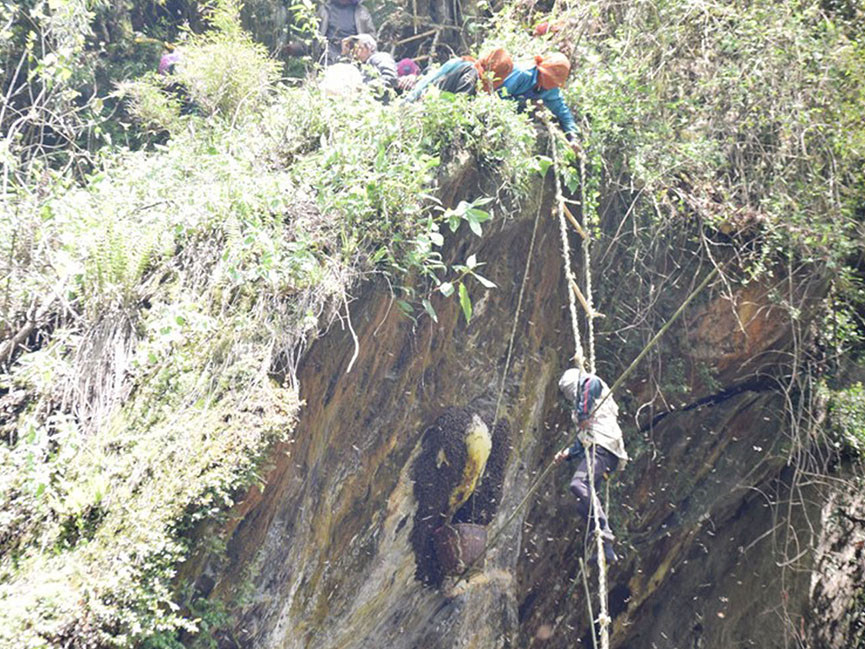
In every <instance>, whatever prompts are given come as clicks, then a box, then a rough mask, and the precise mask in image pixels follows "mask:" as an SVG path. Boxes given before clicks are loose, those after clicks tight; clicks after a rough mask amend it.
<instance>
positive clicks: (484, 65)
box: [463, 47, 514, 92]
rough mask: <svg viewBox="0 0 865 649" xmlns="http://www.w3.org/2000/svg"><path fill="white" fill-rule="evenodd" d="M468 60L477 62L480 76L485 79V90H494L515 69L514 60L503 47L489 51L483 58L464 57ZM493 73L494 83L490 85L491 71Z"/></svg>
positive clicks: (476, 66)
mask: <svg viewBox="0 0 865 649" xmlns="http://www.w3.org/2000/svg"><path fill="white" fill-rule="evenodd" d="M463 58H464V59H465V60H466V61H471V62H472V63H474V64H475V69H476V70H477V71H478V76H479V77H480V78H481V79H482V80H483V84H484V90H486V91H487V92H492V91H493V90H495V89H496V88H498V87H499V86H500V85H502V84H503V83H504V82H505V79H506V78H507V76H508V75H509V74H510V73H511V72H512V71H513V69H514V62H513V60H512V59H511V55H510V54H508V52H507V50H505V49H502V48H501V47H500V48H498V49H495V50H493V51H491V52H487V53H486V54H484V55H483V56H482V57H481V58H479V59H477V60H475V59H473V58H471V57H468V56H465V57H463ZM490 72H492V73H493V80H492V85H490V80H489V76H490V75H489V73H490Z"/></svg>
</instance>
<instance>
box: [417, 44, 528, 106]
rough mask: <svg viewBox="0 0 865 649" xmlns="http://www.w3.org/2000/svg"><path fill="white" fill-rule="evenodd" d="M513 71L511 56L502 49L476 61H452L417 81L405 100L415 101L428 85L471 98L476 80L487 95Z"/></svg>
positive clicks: (475, 87) (475, 88)
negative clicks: (467, 95) (464, 94)
mask: <svg viewBox="0 0 865 649" xmlns="http://www.w3.org/2000/svg"><path fill="white" fill-rule="evenodd" d="M513 68H514V63H513V60H512V59H511V55H510V54H508V52H507V51H506V50H504V49H502V48H498V49H495V50H492V51H491V52H488V53H487V54H485V55H484V56H482V57H481V58H479V59H477V60H475V59H473V58H471V57H463V58H459V59H451V60H450V61H448V62H447V63H445V64H444V65H442V66H441V67H440V68H439V69H438V70H436V71H434V72H429V73H427V74H425V75H424V76H423V77H422V78H420V79H419V80H418V82H417V84H415V87H414V90H412V91H411V92H410V93H409V94H408V96H407V97H406V101H417V100H418V99H420V97H421V95H423V93H424V91H425V90H426V89H427V88H428V87H429V86H430V85H433V86H436V87H437V88H438V89H439V90H441V91H442V92H454V93H457V92H462V93H466V94H469V95H473V94H475V93H476V92H477V87H478V81H481V82H482V86H483V88H484V90H485V91H486V92H493V91H494V90H496V89H497V88H499V87H500V86H501V85H502V83H503V82H504V80H505V79H506V78H507V76H508V75H509V74H510V73H511V70H513Z"/></svg>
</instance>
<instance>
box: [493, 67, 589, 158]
mask: <svg viewBox="0 0 865 649" xmlns="http://www.w3.org/2000/svg"><path fill="white" fill-rule="evenodd" d="M570 72H571V63H570V61H568V59H567V57H566V56H565V55H564V54H559V53H553V54H547V55H546V56H536V57H535V59H534V65H530V66H527V67H524V66H519V65H518V66H514V70H513V72H511V73H510V75H509V76H508V78H507V79H505V81H504V83H503V84H502V86H501V88H499V95H500V96H501V97H504V98H505V99H515V100H517V101H519V102H520V105H521V106H525V104H526V102H529V101H533V100H538V99H539V100H541V101H542V102H544V105H545V106H546V107H547V108H549V109H550V112H552V113H553V115H555V116H556V118H557V119H558V120H559V124H561V126H562V130H563V131H564V132H565V135H566V136H567V138H568V141H569V142H570V143H571V144H572V146H574V147H576V146H577V123H576V121H575V120H574V116H573V114H571V110H570V109H569V108H568V106H567V104H565V99H564V97H563V96H562V90H561V88H562V86H564V85H565V81H567V79H568V75H569V74H570Z"/></svg>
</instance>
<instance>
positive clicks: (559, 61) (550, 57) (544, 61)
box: [535, 52, 571, 90]
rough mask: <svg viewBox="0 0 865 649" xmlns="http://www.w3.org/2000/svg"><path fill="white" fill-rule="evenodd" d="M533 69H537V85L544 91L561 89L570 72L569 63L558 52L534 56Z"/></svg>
mask: <svg viewBox="0 0 865 649" xmlns="http://www.w3.org/2000/svg"><path fill="white" fill-rule="evenodd" d="M535 67H537V68H538V85H539V86H540V87H541V88H543V89H544V90H551V89H552V88H561V87H562V86H563V85H565V81H567V79H568V75H569V74H570V72H571V62H570V61H568V58H567V57H566V56H565V55H564V54H559V53H558V52H554V53H553V54H547V55H546V56H536V57H535Z"/></svg>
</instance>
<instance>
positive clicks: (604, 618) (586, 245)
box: [547, 122, 611, 649]
mask: <svg viewBox="0 0 865 649" xmlns="http://www.w3.org/2000/svg"><path fill="white" fill-rule="evenodd" d="M547 130H548V132H549V135H550V141H551V142H552V151H553V171H554V172H555V181H556V212H557V214H558V217H559V230H560V233H561V237H562V257H563V259H564V264H565V268H564V272H565V277H566V279H567V284H568V287H567V289H566V290H567V293H568V300H569V302H570V313H571V328H572V329H573V331H574V347H575V348H576V351H575V352H574V359H575V361H576V363H577V367H578V368H579V370H580V373H582V372H583V371H584V370H586V369H588V371H589V372H592V373H593V372H594V370H595V341H594V327H593V325H592V320H593V319H594V316H595V313H594V308H593V307H592V270H591V256H590V253H591V250H590V237H589V234H588V227H587V226H588V222H587V218H586V216H587V215H586V201H585V196H586V192H585V174H586V165H585V159H584V158H583V156H582V155H581V156H580V188H581V191H580V213H581V216H582V220H583V223H582V232H581V235H582V237H583V267H584V276H585V287H586V292H585V301H584V302H583V306H584V307H585V311H586V320H587V322H588V333H589V340H588V345H589V354H588V357H586V355H585V353H584V352H583V349H582V347H581V341H580V335H579V324H578V322H577V313H576V305H575V303H574V296H575V294H577V293H578V291H577V290H575V289H576V288H577V286H576V281H574V279H573V273H572V271H571V258H570V249H569V247H568V238H567V224H566V223H565V199H564V196H563V195H562V187H561V180H560V175H559V159H558V152H557V150H556V146H555V140H554V133H553V130H552V127H551V126H550V124H549V122H548V123H547ZM587 361H588V368H587V367H586V362H587ZM596 449H597V444H593V445H592V447H591V449H589V450H588V452H590V453H592V456H593V457H592V460H591V461H590V462H587V463H586V468H587V469H588V473H589V479H588V484H589V497H590V502H591V504H592V505H591V511H592V512H593V514H594V536H595V554H596V556H597V559H598V602H599V612H598V620H597V622H598V626H599V628H600V633H599V634H598V635H599V637H600V643H601V649H609V646H610V636H609V626H610V621H611V620H610V616H609V614H608V612H607V562H606V559H605V556H604V545H603V538H602V537H601V521H600V509H601V508H600V506H599V503H598V494H597V491H596V489H595V475H594V471H595V457H594V455H595V452H596ZM586 605H587V606H588V610H589V619H590V620H592V622H593V626H592V641H593V642H595V635H594V620H593V615H592V607H591V598H587V600H586Z"/></svg>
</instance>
